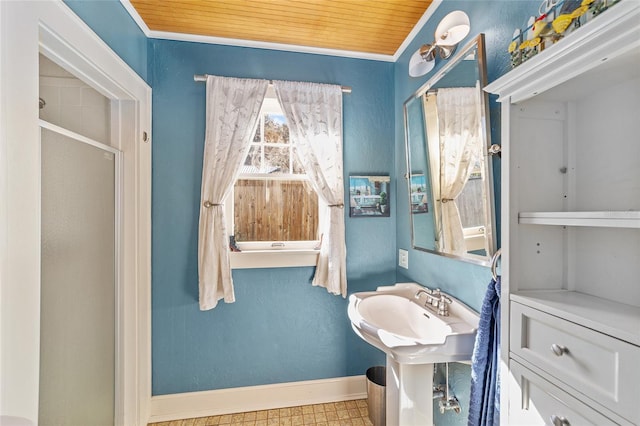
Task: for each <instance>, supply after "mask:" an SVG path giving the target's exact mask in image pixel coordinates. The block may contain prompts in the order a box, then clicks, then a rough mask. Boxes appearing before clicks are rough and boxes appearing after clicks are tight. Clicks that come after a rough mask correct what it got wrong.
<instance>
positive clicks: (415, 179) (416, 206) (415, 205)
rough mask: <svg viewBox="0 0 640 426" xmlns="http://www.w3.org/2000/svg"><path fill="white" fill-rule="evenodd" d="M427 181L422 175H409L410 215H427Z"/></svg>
mask: <svg viewBox="0 0 640 426" xmlns="http://www.w3.org/2000/svg"><path fill="white" fill-rule="evenodd" d="M428 212H429V196H428V194H427V181H426V179H425V177H424V175H422V174H417V175H414V174H412V175H411V213H413V214H418V213H428Z"/></svg>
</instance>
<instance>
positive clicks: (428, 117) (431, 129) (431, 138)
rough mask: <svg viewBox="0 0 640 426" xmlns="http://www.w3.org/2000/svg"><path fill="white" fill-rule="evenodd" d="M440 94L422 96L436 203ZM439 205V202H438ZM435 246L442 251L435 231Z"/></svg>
mask: <svg viewBox="0 0 640 426" xmlns="http://www.w3.org/2000/svg"><path fill="white" fill-rule="evenodd" d="M437 97H438V95H437V94H436V93H435V92H431V91H429V92H427V93H426V94H425V95H424V96H423V97H422V102H423V104H422V105H423V111H424V123H425V127H426V133H427V138H426V140H425V142H426V144H427V158H428V159H429V180H430V181H431V191H432V192H433V199H434V200H436V201H435V202H436V203H439V200H440V183H439V182H440V143H439V142H438V141H439V140H440V130H439V129H438V109H437V108H436V98H437ZM436 205H437V204H436ZM440 216H441V209H439V208H434V209H433V227H434V229H435V230H438V229H440V223H441V219H440ZM435 247H436V250H438V251H442V248H441V244H440V233H439V232H435Z"/></svg>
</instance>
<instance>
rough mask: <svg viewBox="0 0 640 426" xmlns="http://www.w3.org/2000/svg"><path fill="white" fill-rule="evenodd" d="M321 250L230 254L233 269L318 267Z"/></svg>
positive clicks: (255, 251) (249, 251) (252, 251)
mask: <svg viewBox="0 0 640 426" xmlns="http://www.w3.org/2000/svg"><path fill="white" fill-rule="evenodd" d="M318 253H320V251H319V250H308V249H307V250H287V249H281V250H244V251H241V252H231V253H229V259H230V261H231V269H254V268H292V267H299V266H316V263H317V261H318Z"/></svg>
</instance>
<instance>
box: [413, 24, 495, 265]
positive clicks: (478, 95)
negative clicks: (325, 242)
mask: <svg viewBox="0 0 640 426" xmlns="http://www.w3.org/2000/svg"><path fill="white" fill-rule="evenodd" d="M486 83H487V73H486V59H485V48H484V35H483V34H480V35H479V36H478V37H476V38H475V39H474V40H473V41H472V42H470V43H469V44H468V45H467V46H465V47H464V48H463V49H461V50H460V51H459V52H458V53H457V54H456V55H455V57H454V58H453V59H451V60H450V61H448V63H447V64H445V66H444V67H443V68H442V69H441V70H440V71H439V72H437V73H436V74H434V75H433V77H431V78H430V79H429V80H428V81H427V82H426V83H425V84H424V85H423V86H422V87H420V89H418V90H417V91H416V92H415V93H414V94H413V95H411V97H410V98H409V99H408V100H407V101H406V102H405V103H404V126H405V142H406V153H407V175H406V177H407V184H408V189H409V208H410V212H411V214H410V217H411V232H412V235H411V241H412V245H413V248H415V249H419V250H424V251H429V252H433V253H437V254H441V255H444V256H449V257H454V258H458V259H462V260H465V261H469V262H472V263H477V264H481V265H487V266H488V265H489V261H490V259H491V256H492V255H493V253H494V250H495V248H496V241H495V214H494V213H495V212H494V202H493V178H492V165H491V154H490V153H489V151H490V146H491V141H490V135H489V130H488V129H489V117H488V95H487V94H486V93H485V92H484V91H483V88H484V86H485V85H486ZM492 151H493V150H492Z"/></svg>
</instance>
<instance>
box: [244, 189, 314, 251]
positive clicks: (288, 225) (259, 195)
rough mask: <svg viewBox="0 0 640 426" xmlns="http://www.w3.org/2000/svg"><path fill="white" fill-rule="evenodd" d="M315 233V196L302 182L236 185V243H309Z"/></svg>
mask: <svg viewBox="0 0 640 426" xmlns="http://www.w3.org/2000/svg"><path fill="white" fill-rule="evenodd" d="M317 229H318V196H317V195H316V194H315V192H314V191H313V190H311V188H310V186H309V185H308V184H307V183H306V182H305V181H299V180H269V181H265V180H252V179H238V180H237V181H236V184H235V188H234V234H235V237H236V241H240V242H242V241H310V240H315V239H317Z"/></svg>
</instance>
